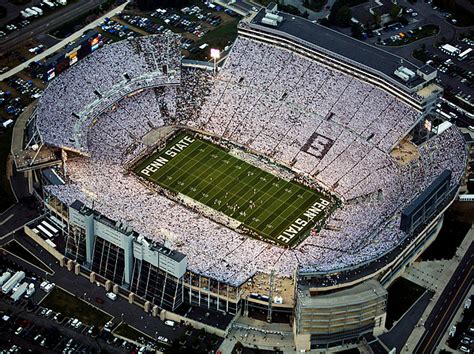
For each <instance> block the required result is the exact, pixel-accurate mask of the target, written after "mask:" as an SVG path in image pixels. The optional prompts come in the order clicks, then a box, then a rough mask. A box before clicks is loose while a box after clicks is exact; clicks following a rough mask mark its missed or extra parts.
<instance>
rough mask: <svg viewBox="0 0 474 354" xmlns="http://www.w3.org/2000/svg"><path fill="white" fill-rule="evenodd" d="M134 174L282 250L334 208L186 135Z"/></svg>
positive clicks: (326, 200)
mask: <svg viewBox="0 0 474 354" xmlns="http://www.w3.org/2000/svg"><path fill="white" fill-rule="evenodd" d="M135 172H136V173H137V174H138V175H140V176H142V177H144V178H146V179H148V180H150V181H152V182H154V183H157V184H159V185H160V186H161V187H163V188H165V189H168V190H170V191H172V192H175V193H177V194H184V195H186V196H188V197H190V198H192V199H194V200H196V201H198V202H200V203H202V204H204V205H207V206H208V207H210V208H212V209H214V210H217V211H219V212H221V213H223V214H225V215H227V216H229V217H231V218H233V219H234V220H237V221H239V222H240V223H241V225H243V226H244V228H246V229H250V230H252V231H254V232H255V233H257V234H258V235H259V236H261V237H262V238H264V239H267V240H270V241H272V242H275V243H279V244H281V245H285V246H291V245H293V244H295V243H297V242H300V241H301V240H302V238H303V237H304V236H305V234H307V233H308V231H309V229H310V228H311V227H312V226H314V224H315V223H316V221H318V220H320V219H321V218H322V217H323V214H324V213H323V212H322V211H323V210H324V209H329V208H331V207H332V206H333V205H334V203H333V201H332V200H331V199H330V198H328V197H325V196H323V195H322V194H321V193H319V192H317V191H316V190H313V189H310V188H308V187H306V186H303V185H302V184H299V183H295V182H288V181H285V180H283V179H281V178H279V177H277V176H275V175H273V174H271V173H269V172H266V171H263V170H261V169H260V168H258V167H255V166H253V165H250V164H249V163H247V162H245V161H243V160H240V159H238V158H236V157H234V156H232V155H231V154H229V153H228V152H227V151H225V150H224V149H222V148H221V147H219V146H216V145H213V144H211V143H210V142H208V141H206V140H202V139H199V138H198V137H194V136H193V135H191V134H190V133H186V132H182V133H179V134H178V135H177V136H176V137H175V138H174V139H172V140H171V141H170V142H169V143H168V145H167V147H166V148H165V149H163V150H161V151H158V152H156V153H154V154H152V155H151V156H149V157H148V158H146V159H145V160H143V161H142V162H141V163H139V164H138V166H137V168H136V169H135ZM318 208H319V209H318Z"/></svg>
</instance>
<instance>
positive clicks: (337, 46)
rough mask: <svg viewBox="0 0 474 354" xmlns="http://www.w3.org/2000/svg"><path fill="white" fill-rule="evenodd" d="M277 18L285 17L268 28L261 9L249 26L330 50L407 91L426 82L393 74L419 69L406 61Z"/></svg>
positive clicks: (337, 34)
mask: <svg viewBox="0 0 474 354" xmlns="http://www.w3.org/2000/svg"><path fill="white" fill-rule="evenodd" d="M278 15H279V16H281V17H283V21H282V22H281V23H279V24H278V26H277V27H270V26H265V25H263V24H262V23H261V20H262V18H263V17H264V16H265V10H264V9H262V10H260V11H259V12H258V13H257V14H256V15H255V17H254V18H253V19H252V20H251V21H250V26H251V27H254V28H255V26H258V28H259V29H265V30H268V32H272V31H275V30H277V31H279V32H282V34H287V35H289V36H292V37H296V38H298V39H300V40H303V41H305V42H308V43H309V44H310V45H311V46H313V47H316V48H315V49H323V50H326V51H330V52H332V53H333V54H336V55H337V56H340V57H341V59H342V60H344V61H346V62H347V61H348V60H347V59H349V61H353V62H356V63H358V64H360V65H362V66H365V67H368V68H372V69H373V70H375V71H378V72H380V73H382V74H384V75H386V76H388V77H389V78H390V79H393V80H394V81H396V82H397V83H399V84H401V85H403V86H405V87H407V88H413V87H415V86H417V85H419V84H421V83H422V82H423V79H422V78H420V77H419V76H416V77H415V78H413V79H411V80H409V81H408V82H405V81H403V80H402V79H400V78H399V77H397V76H395V75H394V72H395V70H397V69H398V68H399V67H400V66H404V67H406V68H408V69H410V70H412V71H413V72H416V71H417V69H418V67H417V66H416V65H414V64H412V63H410V62H408V61H407V60H406V59H403V58H401V57H399V56H396V55H394V54H392V53H389V52H387V51H385V50H382V49H380V48H377V47H375V46H372V45H369V44H367V43H365V42H363V41H359V40H357V39H354V38H352V37H349V36H347V35H345V34H343V33H340V32H337V31H335V30H332V29H330V28H328V27H325V26H322V25H320V24H316V23H313V22H311V21H308V20H306V19H304V18H302V17H298V16H294V15H290V14H287V13H284V12H279V13H278Z"/></svg>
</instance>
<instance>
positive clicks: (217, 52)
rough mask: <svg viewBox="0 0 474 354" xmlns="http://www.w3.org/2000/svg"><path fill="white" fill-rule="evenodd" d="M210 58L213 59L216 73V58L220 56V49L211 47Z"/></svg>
mask: <svg viewBox="0 0 474 354" xmlns="http://www.w3.org/2000/svg"><path fill="white" fill-rule="evenodd" d="M211 58H212V59H214V75H215V74H216V73H217V59H220V58H221V51H220V50H219V49H216V48H211Z"/></svg>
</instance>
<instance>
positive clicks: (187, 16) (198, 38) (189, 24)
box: [118, 4, 239, 59]
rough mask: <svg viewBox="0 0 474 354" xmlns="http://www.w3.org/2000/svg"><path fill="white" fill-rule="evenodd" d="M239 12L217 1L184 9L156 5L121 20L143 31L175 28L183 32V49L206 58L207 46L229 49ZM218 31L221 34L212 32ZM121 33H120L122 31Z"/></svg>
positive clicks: (190, 55)
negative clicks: (150, 9) (148, 10)
mask: <svg viewBox="0 0 474 354" xmlns="http://www.w3.org/2000/svg"><path fill="white" fill-rule="evenodd" d="M238 19H239V15H238V14H236V13H235V12H233V11H231V10H228V9H224V8H222V7H220V6H216V5H214V4H208V5H207V7H206V5H204V4H200V5H199V6H198V5H194V6H190V7H184V8H182V9H160V8H158V9H156V10H155V11H152V12H150V13H147V14H140V15H138V14H133V13H127V12H126V13H122V14H120V15H119V16H118V20H119V21H121V22H122V23H125V24H128V25H130V26H131V27H132V28H135V29H137V30H140V31H142V33H143V34H158V33H169V32H176V33H181V34H182V35H183V37H182V39H181V49H182V50H183V55H184V56H186V57H190V58H194V59H195V58H199V59H204V58H206V55H207V51H204V49H206V48H208V47H217V48H219V49H221V50H226V49H228V48H227V46H228V45H230V44H231V42H232V41H233V39H234V38H235V36H236V34H237V21H238ZM216 32H217V33H218V34H219V35H218V36H215V35H213V34H215V33H216ZM119 34H120V33H119Z"/></svg>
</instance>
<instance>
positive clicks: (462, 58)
mask: <svg viewBox="0 0 474 354" xmlns="http://www.w3.org/2000/svg"><path fill="white" fill-rule="evenodd" d="M471 52H472V48H468V49H466V50H465V51H464V52H462V53H461V54H459V55H458V59H459V60H464V59H466V58H467V57H468V56H469V54H470V53H471Z"/></svg>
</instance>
